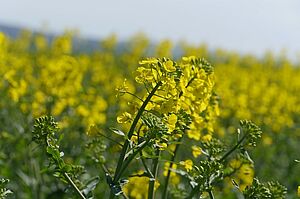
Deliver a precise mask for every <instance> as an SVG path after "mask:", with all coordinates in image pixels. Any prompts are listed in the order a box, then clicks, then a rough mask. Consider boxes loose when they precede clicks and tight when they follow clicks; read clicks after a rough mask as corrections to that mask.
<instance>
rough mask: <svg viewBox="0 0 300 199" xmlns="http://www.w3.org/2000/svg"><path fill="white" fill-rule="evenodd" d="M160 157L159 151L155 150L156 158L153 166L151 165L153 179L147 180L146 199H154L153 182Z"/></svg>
mask: <svg viewBox="0 0 300 199" xmlns="http://www.w3.org/2000/svg"><path fill="white" fill-rule="evenodd" d="M159 156H160V150H159V149H156V158H155V159H153V165H152V174H153V177H151V178H150V179H149V188H148V199H154V198H155V191H154V187H155V180H156V177H157V171H158V160H159Z"/></svg>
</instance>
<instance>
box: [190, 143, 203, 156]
mask: <svg viewBox="0 0 300 199" xmlns="http://www.w3.org/2000/svg"><path fill="white" fill-rule="evenodd" d="M192 154H193V156H194V157H195V158H197V157H198V156H200V155H201V154H202V149H201V147H199V146H195V145H194V146H192Z"/></svg>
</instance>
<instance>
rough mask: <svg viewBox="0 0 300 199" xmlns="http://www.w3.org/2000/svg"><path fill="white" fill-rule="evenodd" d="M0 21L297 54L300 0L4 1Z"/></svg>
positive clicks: (88, 33) (98, 34) (55, 29)
mask: <svg viewBox="0 0 300 199" xmlns="http://www.w3.org/2000/svg"><path fill="white" fill-rule="evenodd" d="M0 2H1V4H0V5H1V6H0V23H6V24H15V25H22V26H27V27H30V28H34V29H41V28H42V27H44V25H45V24H47V29H48V30H50V31H52V32H56V33H57V32H62V31H63V30H64V29H66V28H72V29H74V28H76V29H79V30H80V34H81V35H82V36H92V37H96V38H101V37H104V36H107V35H108V34H110V33H116V34H117V35H118V36H119V37H120V38H122V39H124V38H128V37H130V36H132V35H133V34H134V33H137V32H144V33H146V34H147V36H148V37H149V38H151V39H153V40H154V41H157V40H160V39H164V38H170V39H172V40H174V41H179V40H181V39H184V40H186V41H188V42H190V43H195V44H198V43H202V42H205V43H207V44H208V45H209V46H210V47H212V48H214V47H222V48H225V49H229V50H238V51H240V52H244V53H245V52H251V53H254V54H262V53H263V52H265V51H266V50H273V51H275V52H280V50H281V49H283V48H285V49H287V50H288V53H289V55H291V56H293V57H294V56H296V53H298V55H299V52H300V0H151V1H150V0H149V1H145V0H123V1H121V0H107V1H103V0H85V1H79V0H51V1H45V0H6V1H0Z"/></svg>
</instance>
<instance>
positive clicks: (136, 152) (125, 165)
mask: <svg viewBox="0 0 300 199" xmlns="http://www.w3.org/2000/svg"><path fill="white" fill-rule="evenodd" d="M149 141H150V140H147V141H146V142H145V143H144V144H142V145H141V146H140V147H139V148H138V149H137V150H136V151H135V152H133V154H131V155H130V156H128V158H127V159H126V161H125V162H124V164H123V166H122V168H121V169H120V172H119V175H116V176H115V179H116V180H117V181H118V180H119V179H120V177H121V176H122V174H123V173H124V171H125V170H126V169H127V168H128V165H129V163H130V162H131V161H132V160H133V158H134V157H135V156H136V155H137V154H138V153H139V152H140V151H142V150H143V148H145V146H147V145H148V143H149Z"/></svg>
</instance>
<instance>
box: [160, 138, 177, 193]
mask: <svg viewBox="0 0 300 199" xmlns="http://www.w3.org/2000/svg"><path fill="white" fill-rule="evenodd" d="M181 140H182V137H181V138H179V139H178V142H181ZM179 146H180V144H177V145H176V147H175V150H174V155H173V156H172V158H171V162H170V166H169V169H168V173H167V177H166V179H165V186H164V189H163V195H162V196H163V197H162V198H163V199H166V198H167V197H168V186H169V181H170V176H171V169H172V167H173V162H174V160H175V158H176V154H177V152H178V150H179Z"/></svg>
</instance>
